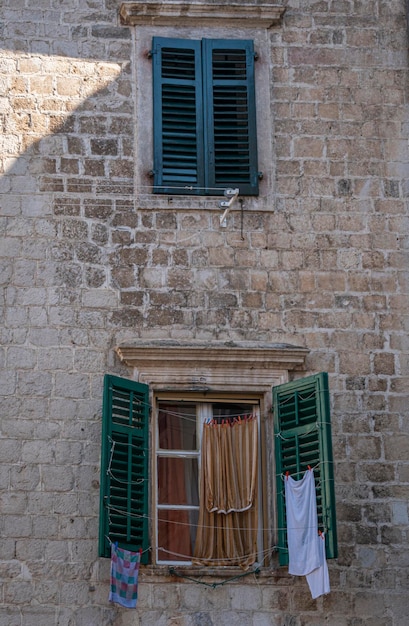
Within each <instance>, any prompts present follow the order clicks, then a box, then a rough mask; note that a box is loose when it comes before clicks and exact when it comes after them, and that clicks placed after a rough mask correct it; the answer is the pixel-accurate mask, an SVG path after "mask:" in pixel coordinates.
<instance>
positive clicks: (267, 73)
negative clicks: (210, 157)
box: [130, 7, 275, 212]
mask: <svg viewBox="0 0 409 626" xmlns="http://www.w3.org/2000/svg"><path fill="white" fill-rule="evenodd" d="M163 8H165V7H163ZM159 9H160V7H159ZM213 12H214V7H213ZM165 22H166V20H165ZM180 22H181V24H180V25H177V26H176V25H175V21H171V22H170V23H163V24H162V25H160V24H159V20H157V19H155V20H152V23H150V25H149V26H148V25H147V23H146V21H144V20H142V21H141V23H140V24H139V23H138V24H137V27H136V28H132V30H131V33H132V45H133V54H132V59H133V61H132V64H131V71H132V77H133V80H132V85H133V93H132V98H133V106H134V128H135V148H134V150H135V157H134V205H135V210H138V209H159V210H167V209H171V210H176V209H185V210H192V209H193V210H195V209H206V210H210V211H218V212H220V206H219V201H221V200H223V199H224V200H225V197H224V194H223V190H222V189H221V190H220V196H195V195H186V194H175V193H169V194H158V193H153V187H154V180H153V163H154V152H153V140H152V128H153V98H152V88H150V87H149V85H151V84H152V71H153V64H152V59H151V48H152V38H153V37H164V38H174V39H183V40H190V39H193V40H200V39H203V38H204V39H223V40H234V39H247V40H249V39H251V40H252V41H253V42H254V50H255V52H256V53H257V55H258V60H257V62H256V63H255V64H254V71H255V84H256V98H255V108H256V120H257V123H256V124H257V153H258V170H259V171H261V172H262V173H263V178H262V180H260V181H259V194H258V196H239V200H240V205H238V204H236V205H235V209H236V210H237V209H238V208H240V210H241V209H243V210H246V211H271V210H273V207H274V185H273V181H274V180H275V158H274V150H273V143H274V124H273V113H272V101H273V97H272V67H271V63H270V58H271V47H272V44H271V38H270V33H269V32H268V31H267V30H266V28H264V23H263V22H259V21H257V20H254V21H252V20H250V19H249V20H247V21H244V22H243V23H242V24H241V27H240V28H239V27H238V24H237V23H235V22H234V20H233V19H232V20H226V21H224V20H212V21H211V22H208V23H207V24H206V25H203V26H201V25H199V22H198V21H197V20H194V19H192V20H190V21H189V24H190V25H189V27H188V26H187V22H186V21H184V20H183V19H182V20H181V21H180ZM130 23H131V22H130ZM229 24H231V26H229ZM266 128H271V129H272V132H271V133H267V132H265V129H266Z"/></svg>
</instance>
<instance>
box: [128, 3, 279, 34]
mask: <svg viewBox="0 0 409 626" xmlns="http://www.w3.org/2000/svg"><path fill="white" fill-rule="evenodd" d="M284 11H285V7H283V6H280V5H277V4H271V3H268V2H267V3H265V4H262V5H255V4H254V3H252V4H250V3H248V2H245V1H244V2H237V1H236V2H233V3H229V4H219V5H216V4H213V3H209V2H200V3H197V2H171V3H168V2H166V3H165V2H147V1H146V0H138V1H136V2H123V3H122V4H121V6H120V9H119V15H120V20H121V24H123V25H124V26H141V25H145V26H146V25H148V26H194V25H195V23H196V24H200V25H201V26H220V25H223V26H234V27H240V26H242V27H246V28H270V27H271V26H274V24H277V23H278V22H279V21H280V19H281V17H282V16H283V14H284Z"/></svg>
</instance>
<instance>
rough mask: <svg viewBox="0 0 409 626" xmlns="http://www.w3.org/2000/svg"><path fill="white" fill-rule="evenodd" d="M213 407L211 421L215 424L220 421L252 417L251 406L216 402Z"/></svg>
mask: <svg viewBox="0 0 409 626" xmlns="http://www.w3.org/2000/svg"><path fill="white" fill-rule="evenodd" d="M212 407H213V419H214V420H216V421H217V422H221V421H222V420H234V418H237V417H244V416H246V415H253V405H251V404H241V403H238V402H216V403H215V404H213V405H212Z"/></svg>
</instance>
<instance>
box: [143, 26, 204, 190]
mask: <svg viewBox="0 0 409 626" xmlns="http://www.w3.org/2000/svg"><path fill="white" fill-rule="evenodd" d="M200 47H201V46H200V41H193V40H192V41H191V40H188V41H185V40H181V39H167V38H163V37H154V38H153V49H152V52H153V133H154V191H155V192H156V193H167V194H186V193H188V194H192V193H193V194H203V187H204V167H203V106H202V101H203V95H202V65H201V53H200Z"/></svg>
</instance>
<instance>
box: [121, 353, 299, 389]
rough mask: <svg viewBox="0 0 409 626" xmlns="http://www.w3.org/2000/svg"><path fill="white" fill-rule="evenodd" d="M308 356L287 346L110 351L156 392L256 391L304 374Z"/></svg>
mask: <svg viewBox="0 0 409 626" xmlns="http://www.w3.org/2000/svg"><path fill="white" fill-rule="evenodd" d="M308 352H309V350H308V349H307V348H302V347H300V346H293V345H289V344H270V345H254V344H249V343H206V344H205V343H191V344H181V343H176V342H175V343H172V342H153V343H149V342H148V343H140V344H139V343H138V344H134V345H123V346H119V347H117V348H116V353H117V354H118V356H119V358H120V359H121V361H122V362H123V363H125V364H126V365H127V366H129V367H132V368H133V369H134V377H135V378H136V379H137V380H139V381H140V382H145V383H147V384H150V385H153V386H154V387H156V388H160V389H182V388H183V389H199V388H203V389H209V390H210V389H214V390H223V389H226V390H235V391H243V392H244V391H247V392H249V391H255V390H259V391H262V390H264V389H267V388H270V389H271V386H272V384H273V383H274V384H278V382H284V378H286V374H287V372H288V371H292V370H302V369H305V358H306V356H307V354H308Z"/></svg>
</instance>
